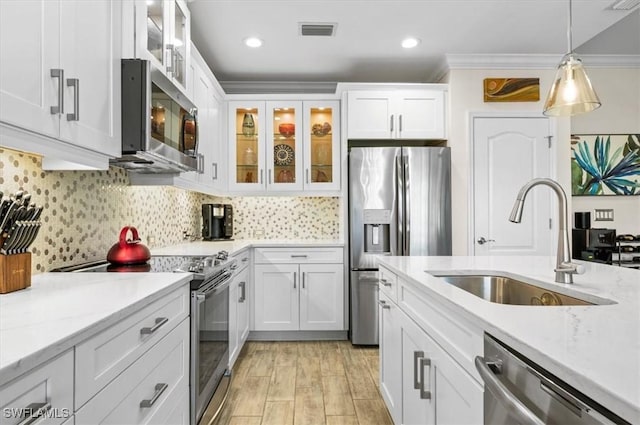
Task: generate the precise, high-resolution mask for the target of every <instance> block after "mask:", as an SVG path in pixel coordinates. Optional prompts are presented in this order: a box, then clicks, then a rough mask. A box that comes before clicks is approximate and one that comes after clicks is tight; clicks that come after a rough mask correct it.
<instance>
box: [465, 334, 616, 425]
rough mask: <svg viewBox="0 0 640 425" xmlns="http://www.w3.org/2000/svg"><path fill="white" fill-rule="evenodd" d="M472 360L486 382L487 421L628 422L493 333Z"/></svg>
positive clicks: (540, 424)
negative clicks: (501, 340)
mask: <svg viewBox="0 0 640 425" xmlns="http://www.w3.org/2000/svg"><path fill="white" fill-rule="evenodd" d="M475 363H476V368H477V369H478V372H479V373H480V376H481V377H482V379H483V380H484V423H485V424H486V425H489V424H490V425H502V424H505V425H506V424H509V425H514V424H519V425H546V424H556V425H574V424H580V425H586V424H628V423H629V422H626V421H624V420H623V419H622V418H620V417H618V416H616V415H615V414H613V413H612V412H610V411H609V410H607V409H605V408H604V407H602V406H600V405H599V404H598V403H596V402H595V401H593V400H591V399H589V398H588V397H587V396H585V395H584V394H582V393H580V392H579V391H577V390H576V389H575V388H572V387H570V386H569V385H568V384H566V383H565V382H563V381H561V380H559V379H558V378H556V377H555V376H553V375H551V374H550V373H549V372H547V371H545V370H544V369H543V368H541V367H540V366H539V365H537V364H534V363H533V362H531V361H530V360H529V359H527V358H525V357H524V356H522V355H521V354H520V353H518V352H516V351H514V350H513V349H512V348H510V347H508V346H506V345H505V344H504V343H502V342H500V341H498V340H497V339H495V338H494V337H492V336H491V335H488V334H485V337H484V358H482V357H480V356H478V357H476V359H475Z"/></svg>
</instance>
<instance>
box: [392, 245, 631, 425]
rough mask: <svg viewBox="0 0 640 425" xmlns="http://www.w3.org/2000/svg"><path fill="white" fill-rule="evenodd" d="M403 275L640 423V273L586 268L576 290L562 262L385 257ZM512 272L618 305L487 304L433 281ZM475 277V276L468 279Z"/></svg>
mask: <svg viewBox="0 0 640 425" xmlns="http://www.w3.org/2000/svg"><path fill="white" fill-rule="evenodd" d="M380 263H381V265H385V266H387V267H388V268H389V269H391V270H392V271H394V272H396V273H397V274H398V275H399V276H400V277H402V278H404V279H407V280H410V281H413V282H414V283H417V284H419V285H422V286H423V287H424V288H425V289H426V290H427V291H428V292H429V293H430V294H431V295H432V296H433V299H434V300H436V301H438V302H441V303H443V304H446V305H448V306H449V307H451V308H454V309H455V311H459V312H460V314H461V315H463V316H465V317H466V318H467V319H470V320H472V321H474V322H475V323H478V324H479V325H480V326H481V327H482V328H483V329H484V330H485V331H486V332H488V333H490V334H492V335H493V336H495V337H496V338H498V339H500V340H502V341H503V342H504V343H506V344H507V345H509V346H510V347H512V348H513V349H515V350H516V351H518V352H520V353H521V354H523V355H525V356H526V357H528V358H529V359H530V360H532V361H533V362H535V363H537V364H539V365H541V366H542V367H543V368H545V369H546V370H548V371H549V372H551V373H553V374H554V375H556V376H557V377H559V378H560V379H562V380H564V381H566V382H567V383H568V384H570V385H571V386H573V387H575V388H576V389H578V390H579V391H581V392H583V393H584V394H586V395H587V396H589V397H590V398H592V399H593V400H595V401H597V402H598V403H600V404H602V405H603V406H605V407H606V408H608V409H609V410H611V411H613V412H614V413H616V414H617V415H619V416H621V417H622V418H624V419H626V420H627V421H629V422H631V423H634V424H640V272H638V271H637V270H631V269H627V268H624V267H616V266H607V265H602V264H596V263H589V262H581V261H580V262H579V263H580V264H583V265H584V266H585V268H586V270H585V273H584V274H581V275H574V281H575V284H573V285H564V284H558V283H555V282H554V278H555V273H554V271H553V269H554V265H555V257H553V258H552V257H463V256H459V257H384V258H382V259H381V261H380ZM426 271H430V272H434V273H437V272H450V274H456V273H458V274H465V272H470V271H482V272H493V273H496V272H498V274H499V272H505V273H506V274H507V275H509V274H511V275H515V276H512V277H517V276H518V275H520V276H525V277H527V278H529V279H535V280H537V281H540V282H542V284H543V285H544V286H546V287H547V288H549V289H555V290H557V291H558V292H564V293H566V292H567V291H577V292H578V293H579V294H580V295H579V297H582V298H587V299H588V298H592V299H593V297H599V298H605V299H609V300H612V301H615V302H616V304H611V305H594V306H558V307H538V306H515V305H502V304H496V303H491V302H488V301H485V300H483V299H481V298H479V297H476V296H474V295H472V294H470V293H468V292H466V291H464V290H462V289H459V288H457V287H455V286H453V285H450V284H448V283H446V282H444V281H443V280H442V279H440V278H437V277H434V276H431V275H430V274H428V273H427V272H426ZM467 274H468V273H467Z"/></svg>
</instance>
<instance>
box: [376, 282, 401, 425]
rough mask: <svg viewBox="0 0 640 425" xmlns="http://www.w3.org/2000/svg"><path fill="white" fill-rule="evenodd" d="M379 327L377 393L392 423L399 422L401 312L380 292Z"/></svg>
mask: <svg viewBox="0 0 640 425" xmlns="http://www.w3.org/2000/svg"><path fill="white" fill-rule="evenodd" d="M379 294H380V306H379V307H378V309H379V312H378V325H379V326H378V327H379V332H380V351H379V356H380V368H379V373H380V394H381V395H382V399H383V400H384V402H385V404H386V405H387V409H388V410H389V414H391V419H393V422H394V423H395V424H401V423H402V351H401V350H402V344H401V342H402V340H401V339H400V326H401V315H402V312H401V311H400V309H399V308H398V306H397V305H396V304H394V303H393V302H392V301H391V300H390V298H389V297H388V296H387V295H386V294H385V293H384V292H380V293H379Z"/></svg>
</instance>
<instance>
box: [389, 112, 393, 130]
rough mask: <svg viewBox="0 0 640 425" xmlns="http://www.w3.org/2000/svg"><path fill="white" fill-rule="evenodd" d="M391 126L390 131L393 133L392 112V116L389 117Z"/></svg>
mask: <svg viewBox="0 0 640 425" xmlns="http://www.w3.org/2000/svg"><path fill="white" fill-rule="evenodd" d="M389 127H391V129H390V130H389V131H390V132H391V133H393V114H391V117H390V118H389Z"/></svg>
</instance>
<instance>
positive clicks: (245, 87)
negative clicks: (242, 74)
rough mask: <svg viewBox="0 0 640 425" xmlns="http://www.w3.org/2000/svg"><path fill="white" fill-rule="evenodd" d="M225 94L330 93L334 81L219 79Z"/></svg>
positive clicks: (334, 89)
mask: <svg viewBox="0 0 640 425" xmlns="http://www.w3.org/2000/svg"><path fill="white" fill-rule="evenodd" d="M220 85H221V86H222V88H223V89H224V91H225V93H226V94H282V93H331V94H334V93H335V92H336V83H334V82H323V81H308V82H307V81H286V82H285V81H220Z"/></svg>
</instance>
